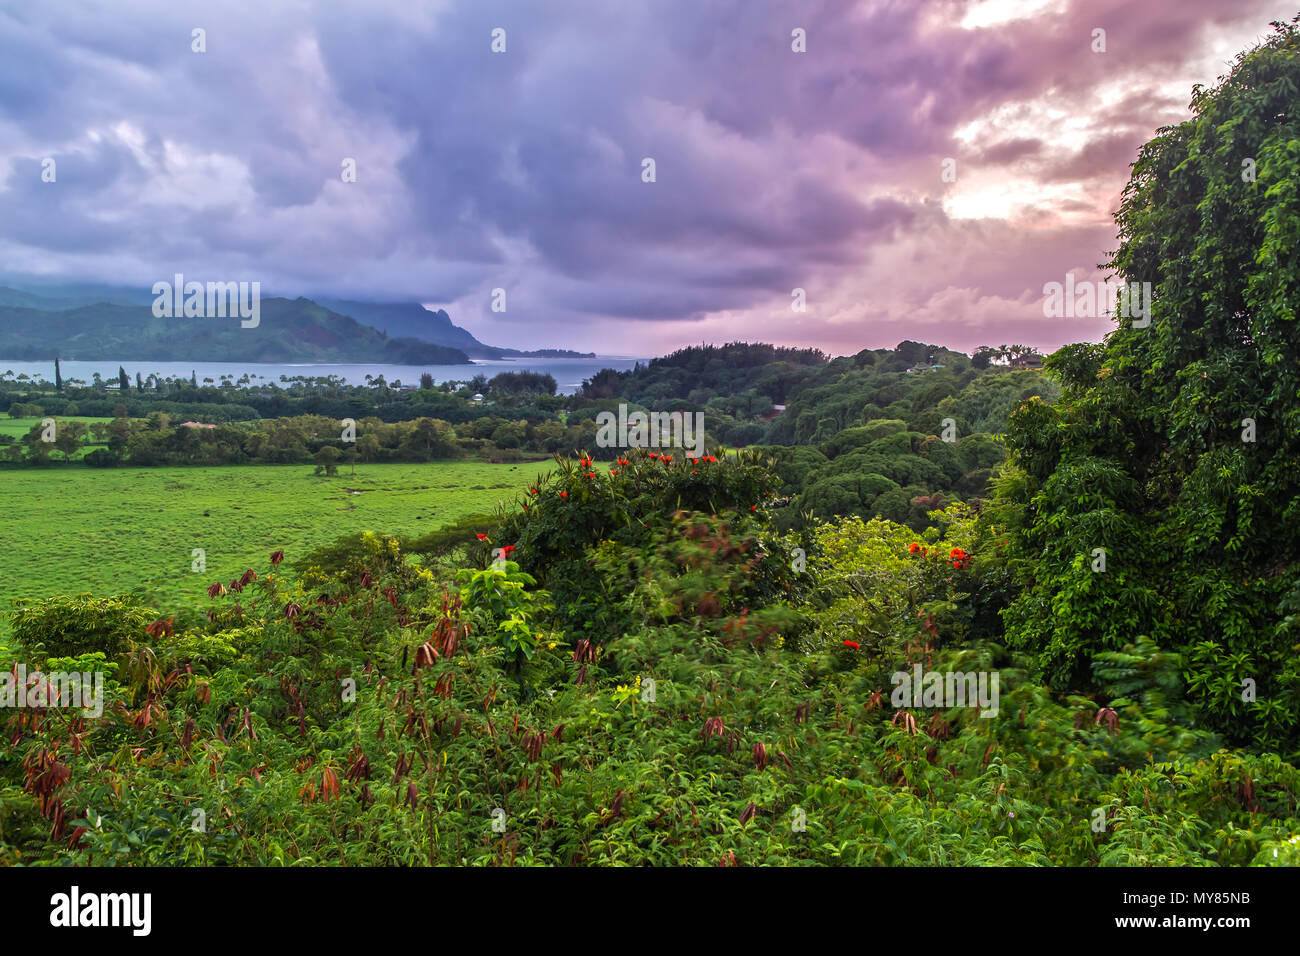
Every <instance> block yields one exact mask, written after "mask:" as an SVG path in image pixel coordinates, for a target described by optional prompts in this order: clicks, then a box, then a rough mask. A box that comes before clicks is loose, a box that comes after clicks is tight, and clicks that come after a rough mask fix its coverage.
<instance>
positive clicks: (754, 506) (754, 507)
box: [749, 505, 758, 511]
mask: <svg viewBox="0 0 1300 956" xmlns="http://www.w3.org/2000/svg"><path fill="white" fill-rule="evenodd" d="M749 510H750V511H757V510H758V506H757V505H750V506H749Z"/></svg>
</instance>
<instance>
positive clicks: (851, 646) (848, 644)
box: [844, 641, 862, 651]
mask: <svg viewBox="0 0 1300 956" xmlns="http://www.w3.org/2000/svg"><path fill="white" fill-rule="evenodd" d="M844 646H845V647H847V648H848V649H849V650H852V651H856V650H857V649H858V648H859V647H861V646H862V645H861V644H859V643H858V642H857V641H845V642H844Z"/></svg>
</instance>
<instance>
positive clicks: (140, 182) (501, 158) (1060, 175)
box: [0, 0, 1295, 355]
mask: <svg viewBox="0 0 1300 956" xmlns="http://www.w3.org/2000/svg"><path fill="white" fill-rule="evenodd" d="M176 6H177V5H175V4H173V3H171V2H168V0H160V2H138V3H128V2H125V0H123V2H120V3H115V4H112V5H108V6H107V7H106V6H102V5H94V4H91V3H88V2H87V3H84V4H83V3H71V2H54V3H49V4H30V5H25V6H21V7H14V8H12V9H10V10H7V11H0V267H2V268H3V270H4V272H5V273H6V274H8V275H10V276H20V277H21V276H22V275H28V276H45V277H62V278H65V279H67V280H70V281H90V280H94V281H100V282H113V283H131V284H138V285H139V286H141V287H142V288H146V289H147V288H148V287H149V286H151V285H152V283H153V282H154V281H156V280H157V279H160V278H165V277H169V276H170V275H171V274H172V273H174V272H184V273H185V274H186V275H187V276H194V277H203V278H215V279H233V280H259V281H261V282H262V284H263V288H264V289H270V290H274V291H276V292H278V293H280V294H290V295H299V294H304V295H312V294H320V295H334V296H346V297H350V298H370V299H376V300H413V299H414V300H419V301H423V302H425V303H427V304H429V305H431V306H440V307H445V308H447V309H448V311H449V312H450V313H451V315H452V317H453V320H455V321H456V322H457V323H458V324H461V325H464V326H466V327H467V328H469V329H471V330H472V331H473V332H474V333H475V334H476V335H478V336H479V337H480V338H481V339H483V340H484V341H488V342H493V343H497V344H509V345H516V346H522V347H569V348H584V349H597V350H600V351H603V352H607V353H619V354H635V355H647V354H655V353H659V352H662V351H664V350H667V349H670V348H673V347H676V346H679V345H682V344H686V343H690V342H698V341H702V340H712V341H727V340H733V339H749V340H757V339H765V340H770V341H777V342H780V343H785V344H813V345H818V346H821V347H822V348H825V349H827V350H828V351H831V352H837V353H838V352H852V351H856V350H858V349H860V348H863V347H881V346H889V345H893V344H894V343H896V342H897V341H899V340H900V339H903V338H923V339H927V340H930V341H936V342H940V343H943V344H947V345H950V346H953V347H959V348H966V349H970V348H973V347H974V346H975V345H978V344H981V343H992V344H997V343H1000V342H1022V343H1025V344H1029V345H1035V346H1038V347H1041V348H1052V347H1055V346H1058V345H1060V344H1062V343H1064V342H1068V341H1076V340H1080V339H1084V338H1094V339H1095V338H1098V337H1099V336H1100V335H1102V334H1104V332H1105V331H1106V330H1107V329H1108V328H1109V327H1110V323H1109V322H1108V321H1107V320H1106V319H1104V318H1102V319H1091V320H1088V319H1070V320H1052V319H1045V318H1043V315H1042V287H1043V284H1044V283H1045V282H1048V281H1060V280H1061V279H1063V277H1064V276H1065V274H1066V273H1067V272H1069V271H1073V272H1075V274H1076V275H1077V276H1078V277H1079V278H1081V279H1082V278H1091V279H1097V278H1101V277H1102V273H1101V272H1100V271H1098V269H1097V265H1098V263H1100V262H1102V261H1103V260H1104V259H1105V258H1106V255H1107V253H1108V251H1109V250H1110V249H1111V248H1112V247H1113V246H1114V243H1115V235H1114V227H1113V223H1112V222H1111V218H1110V214H1111V212H1112V210H1113V209H1114V208H1115V207H1116V205H1117V204H1118V200H1119V195H1120V191H1121V189H1122V188H1123V185H1124V183H1125V182H1126V180H1127V177H1128V164H1129V163H1130V162H1131V161H1132V160H1133V158H1134V156H1135V155H1136V150H1137V148H1138V147H1139V146H1140V145H1141V144H1142V143H1143V142H1144V141H1145V140H1147V139H1149V138H1150V137H1151V136H1152V134H1153V133H1154V131H1155V130H1156V129H1157V128H1158V127H1160V126H1162V125H1166V124H1169V123H1173V122H1178V121H1180V120H1182V119H1184V118H1186V116H1187V115H1188V114H1187V102H1188V100H1189V98H1190V93H1191V88H1192V86H1193V85H1194V84H1196V83H1204V84H1210V83H1213V82H1214V80H1215V79H1216V77H1217V76H1219V75H1220V74H1222V73H1224V72H1225V71H1226V70H1227V68H1228V66H1229V65H1230V62H1231V60H1232V58H1233V57H1234V56H1235V54H1236V53H1237V52H1238V51H1240V50H1242V49H1244V48H1247V47H1249V46H1250V45H1252V44H1253V43H1254V42H1255V41H1256V40H1257V39H1258V38H1260V37H1262V36H1263V35H1264V34H1266V33H1267V32H1268V22H1269V21H1270V20H1276V19H1289V18H1290V16H1291V15H1293V14H1294V12H1295V11H1294V10H1288V9H1287V8H1286V7H1284V6H1282V5H1281V4H1280V3H1278V2H1276V0H1236V2H1233V3H1230V4H1225V3H1223V2H1221V0H1150V2H1147V3H1142V4H1133V3H1129V2H1122V0H1088V2H1083V0H983V2H975V0H971V2H961V0H951V2H944V0H937V2H929V3H921V2H910V0H896V2H895V0H878V2H860V3H852V2H848V0H839V2H837V0H825V2H815V0H718V2H713V3H708V4H703V3H699V2H697V0H676V2H674V0H619V2H618V3H608V2H603V0H584V2H579V0H547V2H546V3H522V2H510V3H506V2H493V0H456V2H452V0H446V2H420V0H378V2H376V0H367V2H366V3H364V4H346V5H344V4H323V3H321V4H310V3H305V2H303V3H283V4H268V3H264V2H257V3H254V2H223V3H222V4H220V5H218V9H216V10H214V11H209V10H206V9H203V8H202V7H197V8H195V9H194V10H177V9H176ZM196 28H201V29H202V30H203V31H205V41H206V52H202V53H199V52H194V51H193V49H192V45H193V43H194V41H193V40H192V36H193V31H194V30H195V29H196ZM498 28H499V29H502V30H504V31H505V35H504V36H505V47H506V49H505V52H503V53H498V52H493V49H492V36H493V31H494V30H496V29H498ZM1099 29H1100V30H1104V31H1105V52H1097V51H1095V50H1094V47H1095V46H1096V45H1097V43H1096V40H1095V33H1094V31H1096V30H1099ZM795 30H802V31H805V33H806V46H807V49H806V52H795V51H794V50H793V49H792V44H793V42H794V41H793V39H792V31H795ZM646 158H651V159H653V160H654V163H655V171H656V181H655V182H653V183H647V182H643V181H642V168H643V167H642V164H643V160H645V159H646ZM47 159H50V160H53V161H54V164H55V167H54V168H55V170H56V173H57V175H56V179H55V181H54V182H45V181H43V179H42V172H43V170H44V169H45V168H46V167H47V165H48V164H46V163H45V161H46V160H47ZM348 160H350V161H355V167H356V182H345V181H343V178H342V177H341V176H340V173H341V171H342V169H343V164H344V162H345V161H348ZM945 169H947V170H948V171H949V172H950V173H951V174H952V175H949V176H947V177H945V176H944V175H943V172H944V170H945ZM954 176H955V179H954ZM498 288H500V289H505V290H506V303H507V310H506V311H505V312H504V313H494V312H492V311H491V308H490V304H491V301H492V292H493V290H494V289H498ZM796 288H799V289H803V290H805V293H806V296H807V303H808V307H807V311H806V312H803V313H796V312H794V311H792V309H791V301H792V291H793V290H794V289H796Z"/></svg>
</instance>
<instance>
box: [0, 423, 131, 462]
mask: <svg viewBox="0 0 1300 956" xmlns="http://www.w3.org/2000/svg"><path fill="white" fill-rule="evenodd" d="M53 418H54V420H55V421H56V422H70V421H71V422H84V423H85V424H86V427H87V428H89V427H90V426H91V425H93V424H94V423H95V422H111V421H112V420H113V419H111V418H88V417H87V416H85V415H74V416H72V417H71V418H64V417H63V416H62V415H55V416H53ZM40 423H41V419H39V418H0V435H9V436H11V437H12V438H13V439H14V440H15V441H21V440H22V437H23V436H24V435H26V434H27V433H28V432H29V431H31V429H32V426H33V425H39V424H40ZM101 447H103V446H102V445H99V444H96V443H95V442H93V441H92V440H91V438H90V436H89V435H87V436H86V440H85V443H84V444H82V446H81V448H79V449H78V450H77V451H75V452H73V453H72V459H73V461H76V460H77V459H79V458H84V457H86V455H87V454H89V453H90V452H92V451H94V450H95V449H96V448H101ZM50 460H51V461H54V462H61V461H63V452H61V451H57V450H51V452H50Z"/></svg>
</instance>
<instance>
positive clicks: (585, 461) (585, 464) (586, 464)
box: [578, 458, 591, 468]
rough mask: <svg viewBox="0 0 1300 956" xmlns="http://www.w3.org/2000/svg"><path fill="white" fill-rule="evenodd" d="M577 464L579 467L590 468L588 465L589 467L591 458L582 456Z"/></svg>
mask: <svg viewBox="0 0 1300 956" xmlns="http://www.w3.org/2000/svg"><path fill="white" fill-rule="evenodd" d="M578 466H579V467H581V468H590V467H591V459H590V458H584V459H582V461H580V462H578Z"/></svg>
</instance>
